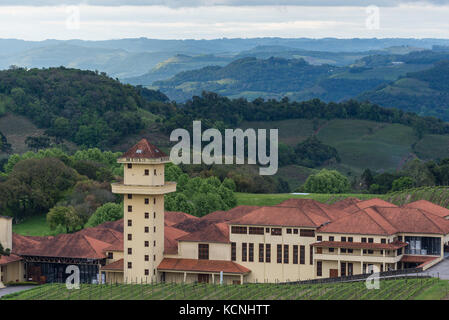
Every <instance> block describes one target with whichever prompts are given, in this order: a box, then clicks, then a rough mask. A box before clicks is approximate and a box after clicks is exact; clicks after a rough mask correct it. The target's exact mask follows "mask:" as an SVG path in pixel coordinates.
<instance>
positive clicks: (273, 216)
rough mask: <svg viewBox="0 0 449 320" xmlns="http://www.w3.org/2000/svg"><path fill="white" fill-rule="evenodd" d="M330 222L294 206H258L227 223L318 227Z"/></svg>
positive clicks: (319, 215) (314, 213) (321, 216)
mask: <svg viewBox="0 0 449 320" xmlns="http://www.w3.org/2000/svg"><path fill="white" fill-rule="evenodd" d="M327 222H330V219H329V218H325V217H324V216H323V215H321V214H316V212H308V211H307V210H301V209H300V208H294V207H282V206H275V207H260V208H259V209H256V210H254V211H251V212H250V213H248V214H247V215H245V216H243V217H241V218H239V219H235V220H232V221H229V224H239V225H259V226H292V227H318V226H320V225H322V224H324V223H327Z"/></svg>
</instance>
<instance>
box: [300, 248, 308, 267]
mask: <svg viewBox="0 0 449 320" xmlns="http://www.w3.org/2000/svg"><path fill="white" fill-rule="evenodd" d="M305 263H306V247H305V246H299V264H305Z"/></svg>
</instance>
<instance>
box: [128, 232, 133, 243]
mask: <svg viewBox="0 0 449 320" xmlns="http://www.w3.org/2000/svg"><path fill="white" fill-rule="evenodd" d="M132 239H133V235H132V234H131V233H128V240H130V241H131V240H132Z"/></svg>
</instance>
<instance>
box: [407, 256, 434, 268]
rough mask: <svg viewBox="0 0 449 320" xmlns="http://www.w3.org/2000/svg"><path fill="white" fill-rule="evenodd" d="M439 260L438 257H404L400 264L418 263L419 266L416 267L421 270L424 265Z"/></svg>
mask: <svg viewBox="0 0 449 320" xmlns="http://www.w3.org/2000/svg"><path fill="white" fill-rule="evenodd" d="M439 258H440V257H429V256H411V255H404V256H403V257H402V259H401V262H409V263H419V265H418V266H417V267H418V268H422V267H424V266H425V265H426V264H428V263H430V262H432V261H434V260H435V259H439Z"/></svg>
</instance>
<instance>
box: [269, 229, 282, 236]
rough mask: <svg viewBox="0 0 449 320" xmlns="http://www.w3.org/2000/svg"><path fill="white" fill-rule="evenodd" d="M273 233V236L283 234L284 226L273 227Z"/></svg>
mask: <svg viewBox="0 0 449 320" xmlns="http://www.w3.org/2000/svg"><path fill="white" fill-rule="evenodd" d="M271 235H272V236H281V235H282V228H271Z"/></svg>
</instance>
